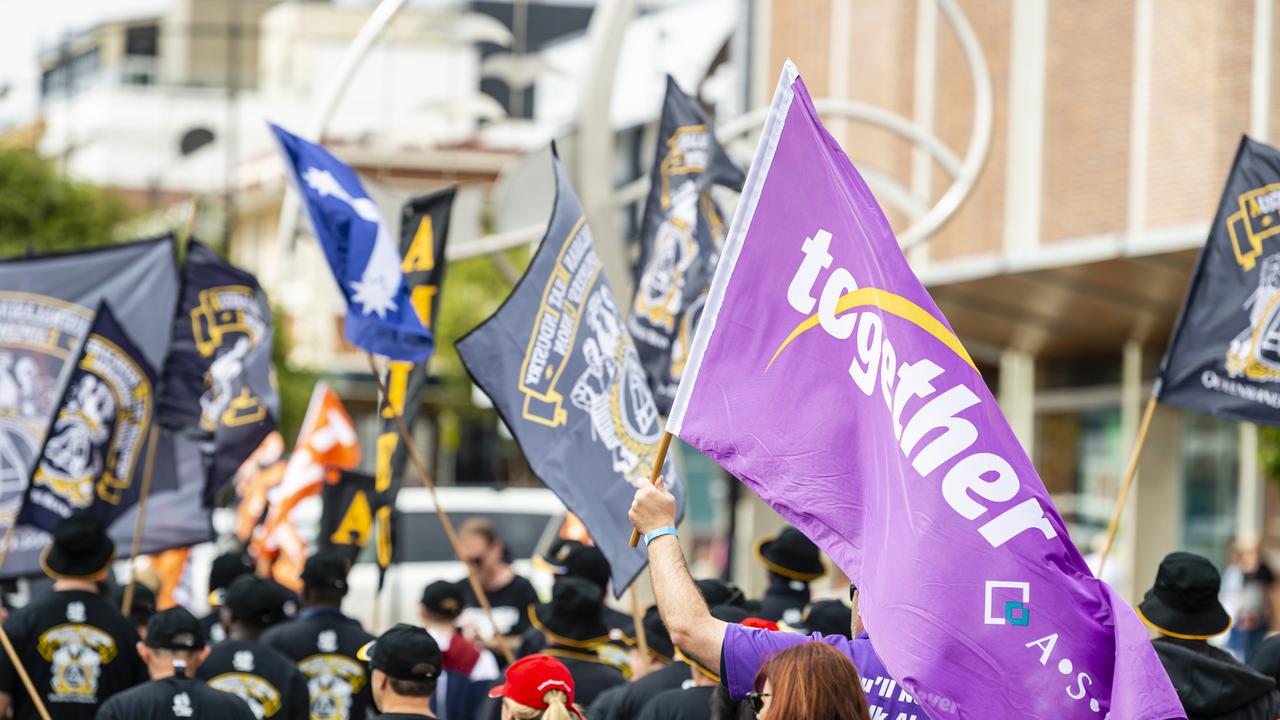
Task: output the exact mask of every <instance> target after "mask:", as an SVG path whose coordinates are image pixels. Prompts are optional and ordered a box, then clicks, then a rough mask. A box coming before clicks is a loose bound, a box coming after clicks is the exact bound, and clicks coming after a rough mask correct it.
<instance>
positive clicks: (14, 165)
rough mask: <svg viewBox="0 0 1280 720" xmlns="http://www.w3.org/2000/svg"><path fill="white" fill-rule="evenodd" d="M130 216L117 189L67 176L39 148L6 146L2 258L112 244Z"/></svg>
mask: <svg viewBox="0 0 1280 720" xmlns="http://www.w3.org/2000/svg"><path fill="white" fill-rule="evenodd" d="M129 214H130V213H129V209H128V207H127V206H126V205H125V204H124V202H123V201H122V200H121V199H120V198H119V197H118V196H117V195H115V194H114V193H112V192H111V191H109V190H104V189H102V188H98V187H95V186H92V185H88V184H85V183H82V182H77V181H74V180H70V179H68V178H66V177H64V176H62V175H61V174H60V173H59V172H58V171H57V169H56V168H54V166H53V165H52V163H50V162H49V161H47V160H44V159H43V158H41V157H39V156H38V155H36V154H35V152H34V151H32V150H27V149H22V148H7V149H0V257H13V256H16V255H25V254H27V253H41V254H43V253H51V252H62V251H69V250H80V249H83V248H90V247H96V246H99V245H107V244H110V243H112V242H115V241H116V240H117V237H116V234H115V230H116V227H117V226H118V225H119V224H120V223H121V222H123V221H124V220H126V219H128V217H129Z"/></svg>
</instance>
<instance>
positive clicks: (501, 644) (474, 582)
mask: <svg viewBox="0 0 1280 720" xmlns="http://www.w3.org/2000/svg"><path fill="white" fill-rule="evenodd" d="M365 355H367V356H368V357H369V369H370V370H372V371H373V379H374V381H375V382H377V383H378V392H380V393H382V397H384V398H388V397H390V396H389V395H387V386H386V384H385V383H383V382H382V374H381V372H379V370H378V361H377V360H375V359H374V357H373V353H371V352H366V353H365ZM387 406H388V407H391V404H390V401H388V403H387ZM391 416H392V417H393V418H394V419H395V423H396V429H397V430H399V431H400V439H401V440H402V441H403V442H404V446H405V450H407V451H408V452H409V458H410V459H411V460H413V465H414V467H415V468H417V470H418V477H419V478H421V480H422V485H423V487H425V488H426V489H427V492H428V493H430V494H431V504H432V505H435V508H436V517H437V518H439V519H440V526H441V527H443V528H444V534H445V535H446V536H447V537H448V538H449V544H450V545H452V546H453V554H454V555H456V556H457V557H458V561H459V562H461V563H462V564H463V565H465V566H466V568H467V580H469V581H470V583H471V591H472V592H473V593H475V595H476V600H477V601H479V603H480V607H481V608H482V609H483V610H484V614H485V617H487V618H489V624H490V625H492V626H493V632H494V635H495V636H496V637H497V638H498V648H499V650H501V651H502V656H503V657H504V658H506V660H507V663H508V664H510V663H513V662H515V661H516V656H515V654H514V653H512V652H511V647H510V646H509V645H508V644H507V637H506V636H505V635H503V634H502V632H501V631H500V630H499V629H498V624H497V623H496V622H494V620H493V607H492V606H490V605H489V596H488V594H486V593H485V591H484V587H483V586H481V585H480V577H479V576H478V575H476V569H475V568H473V567H471V563H469V562H467V561H466V559H464V558H463V557H462V547H461V544H460V542H459V540H458V532H457V531H456V530H454V528H453V521H452V520H450V519H449V516H448V515H447V514H446V513H445V511H444V508H443V507H441V506H440V498H439V497H438V496H437V495H436V485H435V483H433V482H432V481H431V475H430V474H429V473H428V472H427V463H426V462H425V461H423V459H422V455H420V454H419V453H418V448H417V447H415V446H414V444H413V439H412V438H411V437H410V435H409V427H408V426H407V425H405V424H404V417H402V416H401V415H400V411H399V410H397V409H396V408H394V407H391Z"/></svg>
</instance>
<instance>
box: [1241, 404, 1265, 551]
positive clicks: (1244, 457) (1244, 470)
mask: <svg viewBox="0 0 1280 720" xmlns="http://www.w3.org/2000/svg"><path fill="white" fill-rule="evenodd" d="M1238 428H1239V437H1240V442H1239V450H1238V452H1239V453H1240V464H1239V470H1238V478H1237V481H1238V482H1239V486H1238V487H1239V493H1238V495H1239V500H1238V501H1237V504H1236V528H1237V530H1236V537H1241V538H1256V537H1262V509H1263V504H1264V502H1265V497H1264V493H1265V489H1266V488H1265V485H1264V484H1263V478H1262V473H1261V471H1260V469H1259V467H1258V426H1257V425H1254V424H1253V423H1240V425H1239V426H1238Z"/></svg>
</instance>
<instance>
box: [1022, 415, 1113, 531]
mask: <svg viewBox="0 0 1280 720" xmlns="http://www.w3.org/2000/svg"><path fill="white" fill-rule="evenodd" d="M1121 435H1122V434H1121V426H1120V408H1119V407H1118V406H1109V407H1099V408H1090V409H1084V410H1075V411H1066V412H1046V413H1041V414H1040V415H1039V416H1038V417H1037V418H1036V446H1035V451H1036V454H1035V458H1036V468H1037V469H1038V470H1039V471H1040V477H1041V479H1043V480H1044V484H1045V487H1046V488H1047V489H1048V490H1049V493H1050V494H1051V495H1052V496H1053V501H1054V504H1055V505H1056V506H1057V507H1058V512H1060V513H1061V514H1062V518H1063V520H1064V521H1066V523H1067V529H1068V531H1069V532H1070V533H1071V537H1072V539H1073V540H1075V542H1076V546H1077V547H1078V548H1079V549H1080V550H1081V552H1085V553H1087V552H1088V551H1089V548H1090V546H1091V544H1092V543H1093V540H1094V538H1095V537H1096V536H1098V535H1100V534H1101V533H1103V532H1105V530H1106V523H1107V520H1108V518H1109V516H1110V508H1111V506H1112V503H1113V502H1114V500H1115V496H1116V491H1117V489H1118V488H1119V485H1120V476H1121V474H1122V473H1123V471H1124V461H1125V458H1124V450H1123V445H1124V439H1123V437H1122V436H1121Z"/></svg>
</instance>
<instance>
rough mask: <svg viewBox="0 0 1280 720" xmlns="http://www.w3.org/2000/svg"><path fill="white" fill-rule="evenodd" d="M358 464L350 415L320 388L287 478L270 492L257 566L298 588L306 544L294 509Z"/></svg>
mask: <svg viewBox="0 0 1280 720" xmlns="http://www.w3.org/2000/svg"><path fill="white" fill-rule="evenodd" d="M359 463H360V446H359V444H357V442H356V431H355V425H354V424H353V423H352V422H351V416H350V415H348V414H347V410H346V408H345V407H343V406H342V400H341V399H339V398H338V394H337V393H336V392H334V391H333V389H332V388H330V387H329V386H328V385H325V384H324V383H317V384H316V388H315V391H314V392H312V394H311V403H310V404H309V405H308V406H307V415H306V417H305V418H304V419H303V421H302V428H301V429H300V430H299V431H298V443H297V445H295V446H294V449H293V455H292V456H291V457H290V458H289V462H288V463H287V464H286V465H285V469H284V477H283V478H282V479H281V480H280V482H279V484H277V485H275V486H274V487H270V488H268V489H267V498H268V501H269V503H270V506H271V509H270V511H269V512H268V513H267V521H266V523H265V528H264V529H263V532H262V534H261V535H260V536H259V537H258V538H255V542H254V549H255V550H256V551H257V552H256V553H254V554H255V556H256V557H257V558H258V560H259V564H263V563H266V564H268V565H270V566H271V574H272V576H274V577H275V579H276V580H277V581H279V582H282V583H284V584H285V585H290V586H293V585H295V584H296V576H297V573H298V572H301V569H302V565H301V563H302V562H303V561H304V560H305V558H306V554H307V548H306V544H305V542H304V541H303V540H302V538H301V536H300V535H299V534H298V533H297V531H296V529H295V528H294V527H293V526H292V525H291V523H290V522H289V514H290V513H291V512H293V508H294V507H295V506H297V504H298V503H299V502H301V501H302V500H304V499H305V498H308V497H310V496H312V495H316V494H319V492H320V488H321V487H323V486H324V483H325V482H326V481H327V480H328V479H329V477H330V475H332V476H334V477H335V478H336V476H337V472H338V471H339V470H351V469H354V468H355V467H356V465H358V464H359ZM295 565H296V566H297V567H296V568H295V567H294V566H295Z"/></svg>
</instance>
